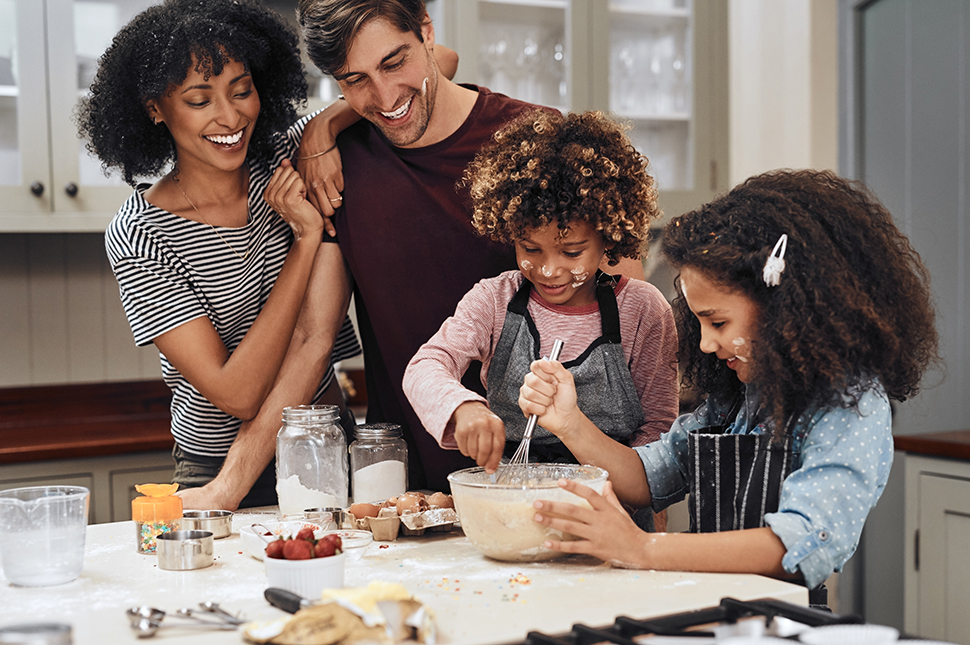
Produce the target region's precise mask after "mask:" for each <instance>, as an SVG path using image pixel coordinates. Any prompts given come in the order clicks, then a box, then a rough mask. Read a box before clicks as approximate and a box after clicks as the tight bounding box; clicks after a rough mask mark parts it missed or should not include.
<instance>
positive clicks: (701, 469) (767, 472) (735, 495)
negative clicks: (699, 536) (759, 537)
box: [688, 426, 792, 533]
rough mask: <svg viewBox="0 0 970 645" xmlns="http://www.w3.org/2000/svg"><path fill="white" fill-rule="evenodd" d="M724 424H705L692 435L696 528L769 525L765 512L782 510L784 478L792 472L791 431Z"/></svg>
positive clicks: (711, 530) (690, 455) (692, 529)
mask: <svg viewBox="0 0 970 645" xmlns="http://www.w3.org/2000/svg"><path fill="white" fill-rule="evenodd" d="M723 429H724V428H723V427H721V426H719V427H712V428H703V429H702V431H701V430H699V431H695V432H691V433H690V435H689V438H688V445H689V453H688V458H689V460H690V462H689V463H690V469H691V473H690V477H691V479H690V504H689V511H690V532H691V533H716V532H719V531H736V530H739V529H751V528H759V527H762V526H765V514H766V513H774V512H775V511H777V510H778V499H779V497H780V495H781V483H782V482H783V481H784V480H785V478H786V477H787V476H788V474H789V473H790V472H791V463H792V439H791V436H789V435H787V434H786V435H785V436H783V437H782V438H781V439H774V437H773V436H772V434H771V433H766V434H724V433H723ZM718 430H720V432H718Z"/></svg>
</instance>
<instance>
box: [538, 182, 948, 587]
mask: <svg viewBox="0 0 970 645" xmlns="http://www.w3.org/2000/svg"><path fill="white" fill-rule="evenodd" d="M663 251H664V255H665V256H666V258H667V260H668V261H669V262H670V263H671V264H672V265H673V266H674V267H675V268H676V269H677V270H678V271H679V275H678V278H677V281H676V285H677V290H678V297H677V298H676V300H675V301H674V303H673V304H674V312H675V315H676V317H677V321H678V328H679V331H680V350H679V354H678V358H679V359H680V364H681V365H682V366H684V381H685V382H684V385H685V386H688V387H691V388H693V389H694V390H695V391H696V392H698V393H699V394H701V395H703V396H706V399H705V401H704V403H703V404H702V405H701V406H700V407H699V408H698V409H697V410H696V411H695V412H693V413H692V414H686V415H683V416H681V417H679V418H678V419H677V420H676V421H675V422H674V424H673V426H672V427H671V429H670V431H668V432H667V433H665V434H664V435H663V436H662V437H661V439H660V440H659V441H657V442H655V443H653V444H649V445H646V446H642V447H638V448H628V447H626V446H623V445H622V444H618V443H616V442H612V443H607V442H604V441H602V439H601V438H602V437H604V436H605V435H603V433H601V432H599V431H598V430H597V431H595V432H593V430H595V428H594V427H592V424H591V423H590V422H589V420H588V419H586V417H585V415H584V414H583V413H582V411H581V410H579V408H578V407H577V406H576V403H575V402H576V396H575V389H574V387H573V385H572V381H571V378H570V375H569V372H568V371H566V370H564V369H563V368H562V367H561V365H559V363H557V362H554V361H548V360H541V361H536V362H535V363H533V364H532V370H531V374H529V375H528V376H527V377H526V380H525V384H524V385H523V387H522V390H521V395H520V399H519V404H520V407H521V408H522V411H523V413H524V414H526V415H528V414H538V415H539V420H538V421H539V425H541V426H542V427H543V428H546V429H547V430H549V431H551V432H553V433H555V434H556V435H557V436H558V437H559V438H560V439H561V440H562V441H563V443H564V444H566V445H567V446H568V447H569V449H570V450H571V451H572V452H573V454H574V455H576V457H577V458H578V459H579V461H580V462H581V463H591V464H595V465H600V466H603V467H604V468H606V469H607V470H609V472H610V482H609V483H608V484H607V486H606V488H605V489H604V492H603V495H598V494H596V493H595V492H593V491H592V490H590V489H589V488H587V487H585V486H581V485H579V484H575V483H572V482H565V481H564V482H561V485H562V486H563V488H565V489H567V490H569V491H571V492H573V493H575V494H577V495H579V496H580V497H582V498H584V499H586V500H587V501H588V502H589V503H590V505H591V506H592V508H591V509H590V508H581V507H578V506H574V505H570V504H565V503H553V502H537V503H536V509H537V514H536V518H535V519H536V521H537V522H539V523H540V524H543V525H546V526H550V527H553V528H556V529H560V530H562V531H565V532H567V533H571V534H573V535H575V536H577V537H578V538H580V539H579V540H577V541H564V542H559V541H552V542H549V543H547V544H546V546H547V547H548V548H550V549H555V550H558V551H563V552H568V553H588V554H592V555H594V556H597V557H599V558H601V559H603V560H607V561H609V562H610V563H612V564H614V565H617V566H626V567H639V568H645V569H667V570H690V571H715V572H747V573H759V574H764V575H771V576H775V577H779V578H791V579H798V580H801V581H803V582H804V583H805V584H806V585H807V586H809V587H817V586H818V585H820V584H821V583H822V582H824V581H825V579H826V578H827V577H828V576H829V575H830V574H831V573H832V572H834V571H838V570H840V569H841V567H842V565H843V564H845V562H846V561H847V560H848V559H849V557H850V556H851V555H852V553H853V552H854V551H855V549H856V547H857V545H858V543H859V536H860V534H861V532H862V526H863V523H864V522H865V519H866V516H867V515H868V513H869V511H870V509H871V508H872V507H873V506H874V505H875V504H876V501H877V500H878V499H879V496H880V495H881V494H882V491H883V488H884V487H885V484H886V480H887V479H888V477H889V469H890V466H891V464H892V452H893V444H892V432H891V425H892V415H891V410H890V404H889V401H890V399H895V400H897V401H902V400H905V399H906V398H908V397H910V396H912V395H914V394H915V393H916V392H917V391H918V389H919V385H920V380H921V378H922V375H923V373H924V371H925V370H926V368H927V366H928V365H929V364H930V363H931V362H933V361H935V360H937V349H936V348H937V334H936V330H935V328H934V313H933V308H932V306H931V304H930V291H929V276H928V273H927V271H926V269H925V267H924V266H923V264H922V262H921V260H920V258H919V256H918V254H917V253H916V251H915V250H914V249H913V248H912V246H911V245H910V243H909V241H908V240H907V238H906V237H905V236H904V235H903V234H902V233H901V232H900V231H899V230H898V229H897V228H896V226H895V225H894V224H893V221H892V216H891V215H890V214H889V212H888V211H887V210H886V209H885V208H884V207H883V206H882V205H881V204H880V203H879V202H878V201H877V200H876V199H875V198H874V197H873V196H872V195H871V194H870V193H869V192H868V191H866V190H865V188H864V187H862V186H860V185H857V184H853V183H850V182H848V181H846V180H843V179H841V178H839V177H837V176H835V175H834V174H832V173H830V172H815V171H799V172H792V171H776V172H770V173H766V174H764V175H759V176H756V177H752V178H751V179H749V180H747V181H746V182H744V183H743V184H741V185H740V186H738V187H737V188H735V189H734V190H732V191H731V192H730V193H728V194H727V195H725V196H722V197H719V198H718V199H716V200H714V201H713V202H711V203H710V204H707V205H706V206H704V207H702V208H700V209H699V210H696V211H693V212H691V213H687V214H685V215H683V216H681V217H679V218H677V219H675V220H673V221H672V222H670V223H669V224H668V225H667V227H666V230H665V232H664V240H663ZM688 493H690V502H689V509H690V518H691V531H690V533H681V534H665V533H659V534H657V533H645V532H643V531H640V530H639V529H638V528H637V527H636V525H635V524H634V523H633V521H632V520H631V519H630V517H629V515H628V514H627V513H626V512H624V511H623V510H622V506H621V504H620V502H624V503H627V504H630V505H632V506H635V507H645V506H650V507H652V508H653V509H654V511H658V512H659V511H661V510H663V509H664V508H666V507H667V506H669V505H670V504H672V503H674V502H677V501H679V500H681V499H683V498H684V496H685V495H687V494H688Z"/></svg>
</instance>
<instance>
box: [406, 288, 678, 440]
mask: <svg viewBox="0 0 970 645" xmlns="http://www.w3.org/2000/svg"><path fill="white" fill-rule="evenodd" d="M523 279H524V278H523V276H522V274H521V273H520V272H519V271H506V272H505V273H502V274H501V275H499V276H497V277H495V278H488V279H485V280H482V281H481V282H479V283H478V284H476V285H475V286H474V287H472V289H471V291H469V292H468V293H466V294H465V296H464V297H463V298H462V299H461V302H459V303H458V307H457V309H456V310H455V313H454V315H453V316H451V317H449V318H448V319H447V320H445V322H444V323H442V325H441V328H440V329H439V330H438V332H437V333H436V334H435V335H434V336H433V337H432V338H431V339H430V340H429V341H428V342H427V343H425V344H424V345H422V346H421V348H420V349H419V350H418V352H417V354H415V355H414V357H413V358H412V359H411V362H410V363H409V364H408V367H407V370H406V371H405V373H404V393H405V394H406V395H407V397H408V400H409V401H410V402H411V406H412V407H413V408H414V411H415V412H416V413H417V415H418V417H419V418H420V419H421V422H422V423H423V424H424V427H425V429H426V430H427V431H428V432H429V433H431V435H432V436H433V437H434V438H435V439H436V440H437V441H438V444H439V445H441V447H443V448H457V444H456V443H455V439H454V430H455V428H454V424H453V423H451V422H450V420H451V415H452V414H453V413H454V411H455V409H456V408H457V407H458V406H459V405H461V404H462V403H464V402H466V401H480V402H482V403H485V404H486V405H487V401H486V400H485V399H484V398H482V397H481V396H479V395H478V394H477V393H475V392H472V391H470V390H467V389H465V388H464V387H462V385H461V376H462V374H464V373H465V370H466V369H467V368H468V365H469V364H470V363H471V362H472V361H473V360H479V361H481V362H482V364H483V369H482V382H483V383H486V382H487V379H488V367H489V363H490V362H491V358H492V354H493V353H494V351H495V347H496V346H497V345H498V341H499V338H500V337H501V336H502V327H503V326H504V324H505V313H506V308H507V307H508V304H509V302H510V301H511V300H512V297H513V296H514V295H515V293H516V291H518V289H519V286H520V285H521V284H522V281H523ZM615 293H616V303H617V307H618V309H619V313H620V336H621V340H622V345H623V355H624V357H625V358H626V361H627V366H628V367H629V368H630V374H631V375H632V377H633V383H634V385H635V386H636V389H637V393H638V394H639V397H640V406H641V407H642V408H643V417H644V424H643V425H642V426H641V427H640V428H638V429H637V430H636V431H635V432H634V433H633V435H631V437H630V445H631V446H640V445H644V444H647V443H649V442H651V441H655V440H656V439H657V438H659V437H660V435H661V433H663V432H666V431H667V430H669V429H670V425H671V423H673V421H674V419H675V418H676V417H677V412H678V396H677V366H676V360H677V359H676V354H677V329H676V325H675V324H674V317H673V313H672V312H671V309H670V305H669V304H668V303H667V301H666V300H665V299H664V297H663V296H662V295H661V293H660V291H659V290H657V288H656V287H654V286H653V285H652V284H650V283H648V282H644V281H642V280H631V279H629V278H626V277H622V278H620V280H619V282H618V283H617V286H616V288H615ZM528 310H529V314H530V315H531V316H532V319H533V320H534V321H535V324H536V328H537V329H538V330H539V339H540V343H541V347H540V351H541V353H542V355H543V356H548V355H549V352H550V350H551V349H552V343H553V340H554V339H555V338H562V339H563V340H564V341H565V345H564V348H563V352H562V355H561V356H560V357H559V360H560V361H562V362H567V361H571V360H573V359H575V358H577V357H578V356H579V355H580V354H582V353H583V352H584V351H585V350H586V348H587V347H589V345H590V344H591V343H592V342H593V341H594V340H596V339H597V338H599V337H600V336H601V335H602V327H601V322H600V313H599V305H598V304H596V303H593V304H591V305H587V306H584V307H566V306H561V305H553V304H549V303H547V302H546V301H544V300H542V299H541V298H540V297H539V296H538V295H536V293H535V292H534V291H533V293H532V294H531V296H530V298H529V305H528Z"/></svg>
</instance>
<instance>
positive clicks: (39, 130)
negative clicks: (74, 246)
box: [0, 0, 154, 232]
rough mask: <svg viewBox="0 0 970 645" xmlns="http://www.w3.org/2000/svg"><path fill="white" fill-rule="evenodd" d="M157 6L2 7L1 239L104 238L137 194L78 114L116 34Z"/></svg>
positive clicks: (148, 0) (61, 3) (24, 3)
mask: <svg viewBox="0 0 970 645" xmlns="http://www.w3.org/2000/svg"><path fill="white" fill-rule="evenodd" d="M151 4H154V2H153V0H0V232H44V231H61V232H67V231H103V230H104V228H105V226H106V225H107V223H108V222H109V221H110V219H111V217H112V216H113V215H114V213H115V212H116V211H117V210H118V206H119V205H120V204H122V203H123V202H124V200H125V199H127V198H128V196H129V195H130V194H131V189H130V188H129V187H128V186H126V185H125V184H124V182H123V181H122V180H121V178H120V176H119V175H113V176H110V177H105V175H104V174H103V173H102V172H101V166H100V162H98V161H97V160H96V159H95V158H94V157H92V156H91V155H89V154H88V152H87V150H86V149H85V143H84V141H83V140H81V139H79V138H78V136H77V127H76V125H75V123H74V117H73V112H74V109H75V106H76V105H77V102H78V99H79V98H80V97H81V96H82V95H83V93H84V91H85V90H86V88H87V87H88V86H89V85H90V83H91V80H92V79H93V77H94V72H95V69H96V65H97V59H98V57H99V56H100V55H101V53H102V52H103V51H104V50H105V48H106V47H107V46H108V45H109V44H110V43H111V39H112V38H113V37H114V35H115V34H116V33H117V31H118V30H119V29H120V28H121V27H122V26H123V25H124V24H125V23H127V22H128V20H130V19H131V17H133V16H134V15H135V14H136V13H138V12H139V11H141V10H142V9H144V8H145V7H147V6H149V5H151Z"/></svg>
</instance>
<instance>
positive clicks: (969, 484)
mask: <svg viewBox="0 0 970 645" xmlns="http://www.w3.org/2000/svg"><path fill="white" fill-rule="evenodd" d="M919 535H920V545H919V627H918V633H919V635H920V636H923V637H926V638H936V639H940V640H946V641H952V642H954V643H967V644H970V614H968V612H967V598H968V597H970V480H966V479H956V478H950V477H943V476H939V475H935V474H920V476H919Z"/></svg>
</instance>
